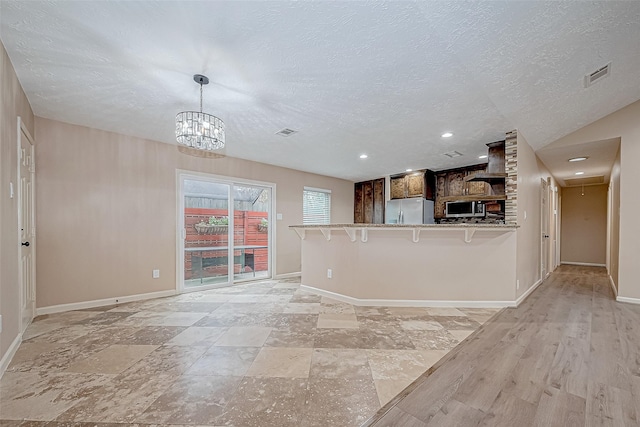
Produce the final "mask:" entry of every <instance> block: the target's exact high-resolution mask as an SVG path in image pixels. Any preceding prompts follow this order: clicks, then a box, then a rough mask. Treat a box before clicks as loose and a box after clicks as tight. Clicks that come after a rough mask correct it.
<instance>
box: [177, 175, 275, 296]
mask: <svg viewBox="0 0 640 427" xmlns="http://www.w3.org/2000/svg"><path fill="white" fill-rule="evenodd" d="M178 181H179V188H180V197H179V200H180V207H179V212H180V218H179V225H178V228H179V231H180V233H179V234H180V238H179V240H178V246H179V248H178V250H179V253H180V254H181V257H179V260H178V261H179V283H178V289H179V290H180V291H191V290H202V289H208V288H213V287H220V286H229V285H231V284H233V283H234V282H238V281H246V280H255V279H263V278H270V277H271V268H270V266H271V233H270V230H271V229H272V226H271V215H270V214H271V210H272V206H271V205H272V187H271V186H268V185H259V184H253V183H247V182H235V181H232V180H225V179H221V178H217V177H209V176H205V175H188V174H181V175H180V176H179V179H178Z"/></svg>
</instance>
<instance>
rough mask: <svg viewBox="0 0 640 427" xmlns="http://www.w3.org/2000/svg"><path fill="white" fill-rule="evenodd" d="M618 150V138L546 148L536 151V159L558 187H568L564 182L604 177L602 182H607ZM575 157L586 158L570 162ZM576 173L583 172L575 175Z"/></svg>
mask: <svg viewBox="0 0 640 427" xmlns="http://www.w3.org/2000/svg"><path fill="white" fill-rule="evenodd" d="M619 149H620V138H614V139H606V140H603V141H593V142H586V143H582V144H574V145H564V146H560V147H553V146H547V147H544V148H542V149H541V150H538V153H537V154H538V157H539V158H540V160H542V162H543V163H544V164H545V166H546V167H547V168H549V170H550V171H551V172H552V173H553V176H554V177H555V178H556V180H557V181H558V185H560V186H561V187H564V186H566V185H568V183H567V182H566V180H572V179H576V178H589V177H594V176H604V182H609V178H610V177H611V168H612V167H613V163H614V162H615V161H616V156H617V155H618V150H619ZM575 157H587V160H584V161H581V162H570V161H569V159H573V158H575ZM576 172H584V173H583V174H581V175H576Z"/></svg>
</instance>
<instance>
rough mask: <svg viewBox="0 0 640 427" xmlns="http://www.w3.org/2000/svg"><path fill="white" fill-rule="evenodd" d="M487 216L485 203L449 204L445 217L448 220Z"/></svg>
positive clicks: (465, 202)
mask: <svg viewBox="0 0 640 427" xmlns="http://www.w3.org/2000/svg"><path fill="white" fill-rule="evenodd" d="M485 215H486V212H485V209H484V203H482V202H468V201H464V202H462V201H461V202H447V204H446V207H445V217H447V218H470V217H484V216H485Z"/></svg>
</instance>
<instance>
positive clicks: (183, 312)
mask: <svg viewBox="0 0 640 427" xmlns="http://www.w3.org/2000/svg"><path fill="white" fill-rule="evenodd" d="M497 311H498V310H496V309H462V308H461V309H455V308H397V307H355V306H352V305H349V304H345V303H342V302H338V301H335V300H332V299H329V298H325V297H320V296H317V295H314V294H310V293H308V292H305V291H304V290H302V289H300V283H299V279H297V280H296V279H287V280H280V281H276V280H268V281H262V282H255V283H249V284H242V285H239V286H235V287H231V288H224V289H216V290H209V291H203V292H196V293H189V294H184V295H180V296H176V297H170V298H162V299H156V300H147V301H142V302H134V303H129V304H122V305H119V306H112V307H103V308H97V309H90V310H84V311H72V312H67V313H60V314H54V315H49V316H41V317H39V318H37V319H36V320H35V321H34V322H33V324H32V325H31V326H30V327H29V328H28V330H27V332H26V334H25V337H24V341H23V344H22V345H21V347H20V349H19V350H18V352H17V354H16V355H15V357H14V359H13V361H12V362H11V364H10V366H9V368H8V369H7V372H6V373H5V374H4V376H3V377H2V379H1V380H0V426H3V427H8V426H18V425H21V426H24V427H27V426H39V425H45V424H47V425H48V426H52V427H53V426H62V425H65V426H67V425H73V424H75V423H78V424H79V423H109V424H141V425H150V424H154V425H209V426H228V425H232V426H260V427H266V426H278V427H285V426H305V427H312V426H322V427H327V426H340V427H347V426H358V425H360V424H362V423H363V422H364V421H366V420H367V419H368V418H369V417H371V416H372V415H374V414H375V412H376V411H377V410H378V409H379V408H380V407H381V406H382V405H384V404H385V403H387V402H388V401H389V400H390V399H392V398H393V397H394V396H395V395H396V394H398V393H399V392H400V391H401V390H402V389H404V388H405V387H406V386H407V385H409V384H410V383H411V382H412V381H413V380H415V379H416V378H417V377H418V376H419V375H420V374H422V373H423V372H424V371H425V370H427V369H428V368H429V367H431V366H432V365H433V364H434V363H435V362H437V361H438V360H439V359H440V358H441V357H442V356H443V355H445V354H446V353H447V352H448V351H449V350H451V349H452V348H453V347H455V346H456V345H457V344H458V343H459V342H460V341H462V340H464V339H465V338H466V337H467V336H468V335H469V334H471V333H472V332H473V331H474V330H475V329H477V328H478V327H479V326H480V324H482V323H484V322H486V321H487V320H488V319H489V318H490V317H491V316H493V315H494V314H495V313H496V312H497Z"/></svg>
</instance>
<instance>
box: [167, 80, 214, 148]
mask: <svg viewBox="0 0 640 427" xmlns="http://www.w3.org/2000/svg"><path fill="white" fill-rule="evenodd" d="M193 80H194V81H195V82H196V83H198V84H199V85H200V112H198V111H182V112H180V113H178V114H177V115H176V140H177V141H178V144H181V145H184V146H187V147H190V148H196V149H198V150H206V151H213V150H219V149H221V148H224V122H223V121H222V120H221V119H219V118H218V117H216V116H212V115H211V114H207V113H203V112H202V86H203V85H206V84H209V78H208V77H207V76H203V75H202V74H196V75H194V76H193Z"/></svg>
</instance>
